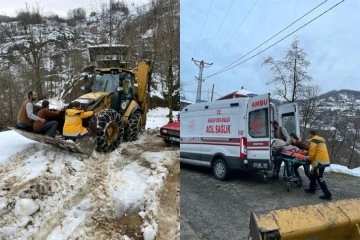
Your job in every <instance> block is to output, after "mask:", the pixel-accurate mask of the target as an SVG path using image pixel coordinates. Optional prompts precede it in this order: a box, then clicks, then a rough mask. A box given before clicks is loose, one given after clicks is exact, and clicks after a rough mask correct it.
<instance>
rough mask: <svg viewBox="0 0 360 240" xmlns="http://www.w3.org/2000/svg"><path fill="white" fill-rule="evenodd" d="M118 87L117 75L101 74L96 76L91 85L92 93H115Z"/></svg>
mask: <svg viewBox="0 0 360 240" xmlns="http://www.w3.org/2000/svg"><path fill="white" fill-rule="evenodd" d="M118 86H119V74H111V73H101V74H96V79H95V83H94V85H93V87H94V89H93V91H94V92H114V93H115V92H116V91H117V87H118Z"/></svg>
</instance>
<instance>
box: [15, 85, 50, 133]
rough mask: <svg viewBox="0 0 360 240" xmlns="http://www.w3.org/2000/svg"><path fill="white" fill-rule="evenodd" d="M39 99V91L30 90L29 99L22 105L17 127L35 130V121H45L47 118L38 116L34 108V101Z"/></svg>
mask: <svg viewBox="0 0 360 240" xmlns="http://www.w3.org/2000/svg"><path fill="white" fill-rule="evenodd" d="M36 99H37V93H36V92H35V91H30V92H29V93H28V95H27V99H26V100H25V101H24V102H23V104H22V105H21V107H20V110H19V113H18V116H17V124H16V127H17V128H19V129H22V130H26V131H32V130H33V122H34V121H35V122H42V123H45V121H46V120H45V119H43V118H40V117H38V116H36V114H35V110H34V101H35V100H36Z"/></svg>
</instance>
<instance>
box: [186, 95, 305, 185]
mask: <svg viewBox="0 0 360 240" xmlns="http://www.w3.org/2000/svg"><path fill="white" fill-rule="evenodd" d="M298 114H299V111H298V106H297V104H296V103H288V104H285V105H281V106H278V107H276V106H275V105H274V104H273V103H270V94H269V93H268V94H264V95H259V96H254V97H251V98H249V97H242V98H233V99H227V100H219V101H213V102H203V103H196V104H192V105H189V106H187V107H185V108H184V109H183V110H182V111H181V121H180V161H181V162H183V163H188V164H194V165H201V166H207V167H211V168H212V169H213V174H214V176H215V178H217V179H218V180H224V179H226V178H227V177H228V176H229V174H230V172H231V170H232V169H240V170H245V171H254V170H264V171H269V170H271V169H272V157H271V140H272V136H271V135H272V128H271V121H273V120H277V121H278V122H279V124H280V125H281V126H283V127H285V128H286V130H287V131H288V133H289V134H290V133H292V132H295V133H296V134H297V135H298V136H300V127H299V121H298V119H299V116H298ZM264 177H265V178H266V175H264Z"/></svg>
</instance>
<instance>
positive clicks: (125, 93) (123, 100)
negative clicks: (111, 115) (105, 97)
mask: <svg viewBox="0 0 360 240" xmlns="http://www.w3.org/2000/svg"><path fill="white" fill-rule="evenodd" d="M118 92H119V102H120V109H119V112H120V113H121V114H123V113H124V112H125V111H126V109H127V108H128V106H129V105H130V103H131V101H132V100H133V99H135V96H136V92H137V84H136V79H135V75H134V74H133V73H131V72H126V71H123V72H121V73H119V88H118Z"/></svg>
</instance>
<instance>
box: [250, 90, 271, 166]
mask: <svg viewBox="0 0 360 240" xmlns="http://www.w3.org/2000/svg"><path fill="white" fill-rule="evenodd" d="M247 128H248V129H247V161H248V166H249V168H250V169H254V170H256V169H258V170H270V169H271V149H270V145H271V143H270V137H271V131H270V94H269V93H268V94H264V95H260V96H255V97H252V98H250V99H249V100H248V106H247Z"/></svg>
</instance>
